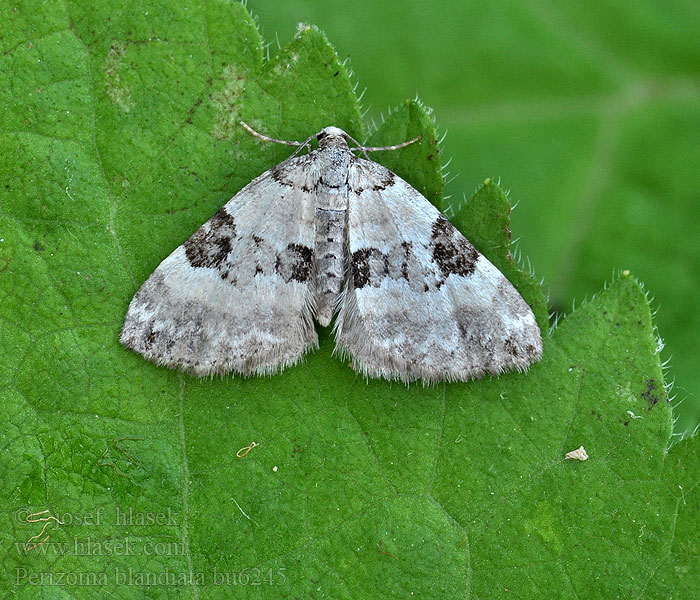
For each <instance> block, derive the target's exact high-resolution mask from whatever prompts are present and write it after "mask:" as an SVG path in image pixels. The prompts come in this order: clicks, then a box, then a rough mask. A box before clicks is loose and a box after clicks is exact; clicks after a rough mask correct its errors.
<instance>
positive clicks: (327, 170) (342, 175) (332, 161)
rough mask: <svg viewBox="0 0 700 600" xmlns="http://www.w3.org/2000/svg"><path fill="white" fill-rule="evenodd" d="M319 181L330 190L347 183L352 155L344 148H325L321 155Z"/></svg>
mask: <svg viewBox="0 0 700 600" xmlns="http://www.w3.org/2000/svg"><path fill="white" fill-rule="evenodd" d="M321 156H322V158H321V160H322V163H321V164H322V167H321V181H322V182H323V183H324V184H325V185H327V186H328V187H331V188H339V187H342V186H344V185H345V184H346V183H347V181H348V169H349V168H350V160H351V158H352V154H351V153H350V151H349V150H348V149H347V144H346V146H345V148H344V149H343V148H334V147H332V148H327V149H326V150H324V152H323V154H322V155H321Z"/></svg>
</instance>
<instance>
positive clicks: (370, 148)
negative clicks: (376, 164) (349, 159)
mask: <svg viewBox="0 0 700 600" xmlns="http://www.w3.org/2000/svg"><path fill="white" fill-rule="evenodd" d="M348 137H350V136H348ZM422 137H423V136H422V135H419V136H418V137H414V138H413V139H412V140H408V141H407V142H402V143H401V144H395V145H394V146H358V147H357V148H350V150H352V151H355V150H361V151H362V152H379V151H380V150H398V149H399V148H405V147H406V146H410V145H411V144H414V143H416V142H417V141H418V140H420V139H421V138H422ZM350 139H351V140H352V141H353V142H355V143H356V144H357V143H358V141H357V140H356V139H353V138H351V137H350Z"/></svg>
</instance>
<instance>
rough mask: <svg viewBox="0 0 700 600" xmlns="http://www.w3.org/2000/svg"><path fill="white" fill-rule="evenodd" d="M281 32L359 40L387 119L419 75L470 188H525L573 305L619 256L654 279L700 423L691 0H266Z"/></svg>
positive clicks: (556, 282) (530, 230)
mask: <svg viewBox="0 0 700 600" xmlns="http://www.w3.org/2000/svg"><path fill="white" fill-rule="evenodd" d="M248 6H249V7H250V8H251V10H252V11H253V12H254V13H255V14H256V15H257V17H258V18H259V22H260V24H261V27H262V28H263V31H265V33H266V35H267V37H268V38H270V39H280V40H282V41H283V42H284V41H286V40H287V39H289V38H290V37H291V35H292V32H293V30H294V26H295V24H296V23H297V22H298V21H299V20H306V21H309V22H312V23H315V24H316V25H318V26H319V27H321V28H322V29H323V30H324V31H325V32H326V33H327V35H328V36H329V37H330V38H331V39H332V40H333V43H334V44H335V46H336V47H337V48H338V51H339V53H340V54H341V56H346V55H349V56H350V57H351V58H352V66H353V69H354V70H355V72H356V73H357V74H358V79H359V82H360V84H361V87H366V93H365V94H364V96H363V104H364V106H365V107H366V109H367V116H368V118H369V119H372V118H375V119H376V118H378V116H379V115H380V112H382V111H383V112H386V107H387V106H389V105H393V104H395V103H396V99H397V98H402V97H405V96H410V97H412V96H414V95H415V94H416V91H419V92H420V95H421V97H422V98H423V100H424V101H426V102H427V103H428V104H430V106H432V107H433V109H434V110H435V114H436V115H437V116H438V117H439V122H440V128H441V130H443V131H446V132H447V133H448V135H447V136H446V138H445V141H444V143H443V155H444V156H445V157H446V158H448V159H452V161H451V163H450V167H449V170H450V172H451V173H452V175H451V178H452V179H453V181H452V182H451V183H448V184H447V186H446V193H447V194H448V195H453V196H454V197H455V198H456V199H458V200H461V199H462V194H463V191H464V190H467V191H469V190H471V189H473V186H474V184H475V183H476V182H477V181H482V180H483V179H484V177H486V176H487V175H492V176H496V177H502V178H503V181H504V182H506V183H507V184H508V186H509V187H510V188H511V189H512V190H513V192H514V198H516V199H517V200H518V207H517V210H516V211H515V212H514V213H513V226H514V227H513V229H514V231H518V232H520V234H519V235H520V237H521V242H520V249H521V250H522V252H523V255H524V256H527V257H529V258H530V259H531V260H532V264H533V265H536V267H537V268H536V272H537V275H538V276H539V277H544V281H545V284H546V285H547V287H548V289H549V290H550V299H551V305H552V309H553V310H556V311H557V312H558V313H566V312H568V311H569V310H571V306H572V302H573V301H576V303H579V302H580V301H581V300H582V299H583V298H585V297H587V296H589V295H590V293H591V291H592V290H596V289H598V287H599V286H600V282H601V281H604V280H606V279H608V278H609V277H610V274H611V273H613V272H615V271H616V270H618V269H623V268H624V269H630V270H631V271H632V272H633V273H635V274H636V275H637V276H638V277H639V278H640V279H642V280H643V281H644V282H645V284H646V286H647V288H648V289H649V290H650V291H651V292H652V294H653V296H654V298H655V303H654V306H655V308H658V314H657V317H656V319H657V324H658V326H659V329H660V331H662V332H663V334H664V341H665V343H666V349H665V350H664V352H663V354H662V357H663V358H664V359H667V358H672V364H673V370H674V380H675V382H676V386H675V390H674V391H675V395H676V403H677V411H676V416H677V418H678V421H677V423H676V430H677V431H679V432H682V431H686V430H688V429H690V430H692V429H693V428H694V427H695V426H696V425H697V424H698V423H700V377H698V376H697V371H698V361H697V359H696V348H697V340H698V339H699V338H700V296H699V295H698V294H697V291H696V290H697V289H698V288H700V269H698V268H697V265H698V264H700V244H698V243H697V226H696V222H697V206H698V200H699V190H700V169H698V168H697V164H698V162H699V158H700V156H699V153H698V144H697V140H698V139H700V80H699V78H698V73H700V44H698V43H697V32H698V31H699V30H700V11H698V10H697V3H695V2H687V1H685V0H668V1H666V2H663V3H662V2H658V1H656V0H639V1H637V2H625V1H623V0H613V1H610V2H599V3H595V4H594V5H590V4H587V3H583V2H572V1H568V2H557V3H551V2H549V3H544V2H534V3H533V2H518V1H513V0H492V1H491V2H464V1H463V0H442V1H441V2H434V3H431V4H430V5H429V6H428V5H427V4H426V3H425V2H424V1H423V0H405V1H404V2H379V3H374V4H373V5H372V6H371V9H368V10H358V8H357V6H356V5H355V3H352V2H345V1H343V0H325V1H324V2H310V1H308V0H288V1H286V2H282V3H280V2H266V1H265V0H249V1H248Z"/></svg>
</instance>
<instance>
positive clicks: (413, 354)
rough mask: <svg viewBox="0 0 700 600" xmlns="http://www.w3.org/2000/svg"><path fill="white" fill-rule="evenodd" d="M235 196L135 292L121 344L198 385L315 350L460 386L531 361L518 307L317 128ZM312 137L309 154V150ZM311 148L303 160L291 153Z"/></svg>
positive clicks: (357, 364)
mask: <svg viewBox="0 0 700 600" xmlns="http://www.w3.org/2000/svg"><path fill="white" fill-rule="evenodd" d="M242 125H243V126H245V127H246V128H247V129H248V130H249V131H250V132H251V133H253V134H254V135H256V136H258V137H260V138H262V139H265V140H268V141H274V142H280V143H286V144H289V145H297V146H299V147H300V148H299V149H298V150H297V152H295V154H294V155H292V156H291V157H290V158H288V159H287V160H285V161H283V162H281V163H279V164H278V165H276V166H275V167H273V168H272V169H270V170H269V171H266V172H265V173H263V174H262V175H260V176H259V177H258V178H257V179H255V180H253V181H252V182H251V183H249V184H248V185H247V186H245V187H244V188H243V189H242V190H241V191H240V192H238V193H237V194H236V195H235V196H234V197H233V198H232V199H231V200H230V201H229V202H228V203H227V204H225V205H224V206H223V208H221V209H220V210H219V211H218V212H217V213H216V214H215V215H214V216H213V217H212V218H211V219H210V220H209V221H207V222H206V223H205V224H204V225H203V226H202V227H201V228H200V229H199V230H198V231H196V232H195V233H194V235H192V237H190V238H189V239H188V240H187V241H186V242H185V243H184V244H182V245H181V246H179V247H178V248H177V249H176V250H175V251H174V252H173V253H172V254H171V255H170V256H168V257H167V258H166V259H165V260H164V261H163V262H162V263H161V264H160V265H159V266H158V268H157V269H156V270H155V271H154V272H153V273H152V274H151V276H150V277H149V278H148V280H147V281H146V282H145V283H144V284H143V285H142V286H141V288H140V289H139V290H138V292H137V293H136V295H135V296H134V298H133V300H132V301H131V304H130V305H129V309H128V311H127V313H126V319H125V322H124V326H123V328H122V331H121V342H122V344H124V346H126V347H127V348H131V349H132V350H135V351H136V352H139V353H140V354H142V355H143V356H144V357H145V358H146V359H148V360H150V361H152V362H154V363H157V364H159V365H165V366H167V367H171V368H176V369H181V370H184V371H187V372H189V373H191V374H194V375H197V376H206V375H213V374H224V373H230V372H231V373H235V374H239V375H243V376H249V375H265V374H272V373H276V372H278V371H280V370H282V369H284V368H285V367H287V366H290V365H293V364H295V363H297V362H298V361H299V360H300V359H301V358H302V357H303V356H304V354H305V353H306V352H309V351H310V350H313V349H316V348H318V336H317V333H316V330H315V326H314V321H317V322H318V323H319V324H320V325H321V326H323V327H326V326H328V325H330V324H331V321H332V320H333V318H334V317H335V323H334V326H333V332H334V334H335V352H336V353H337V354H339V355H341V356H342V357H349V358H350V359H351V361H352V366H353V368H354V369H355V370H356V371H358V372H360V373H362V374H363V375H364V376H366V377H376V378H379V377H384V378H386V379H389V380H394V379H397V380H401V381H404V382H409V381H412V380H416V379H422V380H423V381H424V382H434V381H441V380H448V381H457V380H459V381H465V380H469V379H472V378H478V377H481V376H483V375H485V374H492V375H497V374H499V373H502V372H503V371H506V370H512V369H517V370H521V371H522V370H525V369H526V368H527V367H528V366H529V365H530V364H531V363H532V362H534V361H537V360H539V359H540V358H541V356H542V339H541V336H540V330H539V328H538V326H537V323H536V321H535V317H534V315H533V313H532V310H531V309H530V307H529V306H528V304H527V303H526V302H525V301H524V300H523V298H522V297H521V296H520V295H519V294H518V292H517V291H516V290H515V288H514V287H513V286H512V285H511V284H510V282H509V281H508V280H507V279H506V278H505V277H504V276H503V274H502V273H501V272H500V271H498V269H496V268H495V267H494V266H493V265H492V264H491V263H490V262H489V261H488V260H487V259H486V258H484V256H482V255H481V254H480V253H479V252H478V251H477V250H476V249H475V248H474V246H473V245H472V244H471V243H470V242H469V241H468V240H467V239H466V238H465V237H464V236H463V235H462V234H461V233H460V232H459V231H457V229H455V227H454V226H453V225H452V224H451V223H450V222H449V221H448V220H447V219H446V218H445V217H444V216H443V215H442V214H441V213H440V212H439V211H438V210H437V209H436V208H435V207H434V206H433V205H432V204H430V202H429V201H428V200H427V199H426V198H425V197H423V196H422V195H421V194H420V193H419V192H418V191H416V190H415V189H414V188H412V187H411V186H410V185H409V184H408V183H406V182H405V181H404V180H403V179H401V178H400V177H399V176H398V175H396V174H394V173H392V172H391V171H390V170H388V169H386V168H385V167H383V166H381V165H379V164H377V163H375V162H373V161H371V160H369V159H368V158H361V157H359V156H356V155H355V154H354V153H353V152H354V151H362V152H364V153H365V156H367V154H366V153H367V152H369V151H374V150H390V149H396V148H400V147H403V146H405V145H407V144H409V143H412V142H414V141H416V140H411V141H410V142H405V143H403V144H399V145H397V146H391V147H384V148H368V147H361V146H359V145H358V146H357V147H353V148H351V147H350V146H349V145H348V142H349V141H352V142H353V143H355V144H357V142H355V141H354V140H353V139H352V138H351V137H350V136H349V135H348V134H347V133H345V132H344V131H343V130H342V129H339V128H337V127H326V128H325V129H323V130H321V131H320V132H318V133H317V134H315V135H314V136H312V137H310V138H309V139H308V140H306V141H305V142H285V141H283V140H276V139H274V138H269V137H267V136H264V135H262V134H259V133H257V132H255V131H254V130H252V129H251V128H250V127H248V126H247V125H245V124H244V123H242ZM314 137H315V138H316V140H317V142H318V147H317V149H313V148H312V147H311V141H312V140H313V138H314ZM304 147H305V148H307V149H308V150H309V152H308V153H307V154H302V155H297V154H298V153H299V150H301V149H302V148H304Z"/></svg>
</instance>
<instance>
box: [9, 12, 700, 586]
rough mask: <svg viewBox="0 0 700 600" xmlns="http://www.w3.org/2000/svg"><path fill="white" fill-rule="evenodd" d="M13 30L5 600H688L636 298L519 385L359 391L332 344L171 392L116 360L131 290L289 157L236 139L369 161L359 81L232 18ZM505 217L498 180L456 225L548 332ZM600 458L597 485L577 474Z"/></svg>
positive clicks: (437, 190)
mask: <svg viewBox="0 0 700 600" xmlns="http://www.w3.org/2000/svg"><path fill="white" fill-rule="evenodd" d="M7 22H8V23H9V28H8V30H7V31H8V32H9V33H8V34H6V35H4V37H3V38H2V39H1V40H0V42H1V43H2V46H3V54H2V56H1V57H0V64H1V65H2V68H0V76H1V77H2V78H3V81H2V85H1V86H0V90H3V92H2V93H3V94H5V96H4V98H3V102H4V105H5V106H7V110H6V111H5V112H4V113H3V117H2V128H1V129H0V137H1V138H2V147H3V148H4V149H5V150H6V152H5V153H3V156H2V157H0V172H1V173H2V179H3V182H4V184H3V186H2V187H1V188H0V207H1V213H0V232H1V233H0V271H1V272H0V294H2V302H1V303H0V306H1V307H2V308H1V313H0V315H1V316H2V322H3V327H2V329H1V330H0V336H1V338H0V340H1V341H2V343H1V344H0V353H1V354H0V356H1V360H2V365H3V368H2V370H0V384H1V386H2V387H0V395H1V400H2V403H1V406H2V409H1V410H2V419H1V420H0V422H1V423H2V425H0V440H2V452H0V497H2V503H1V504H0V508H1V510H0V520H1V522H2V525H3V527H1V528H0V532H1V533H0V551H1V552H2V558H3V564H4V566H5V570H4V572H3V573H2V574H0V578H2V579H1V584H0V589H2V590H3V592H4V595H5V596H7V597H19V598H35V597H36V596H37V594H41V595H43V596H46V597H55V598H63V597H67V598H68V597H70V598H93V597H95V593H96V592H97V594H98V595H99V596H112V597H116V598H124V599H126V598H143V597H150V598H228V597H231V596H236V597H244V598H245V597H249V596H250V597H253V596H254V597H261V596H262V597H271V598H277V597H280V596H282V597H284V596H288V597H303V598H307V597H313V596H318V597H323V596H326V597H333V598H358V597H372V596H375V595H376V594H377V593H378V591H379V593H380V594H381V595H382V597H405V596H407V595H408V594H410V593H413V594H414V595H416V596H417V597H426V598H428V597H435V598H444V597H462V596H474V597H500V596H501V595H502V594H503V592H504V591H505V590H506V589H507V590H510V591H514V592H516V593H517V594H519V595H520V596H521V597H534V596H540V595H543V596H547V597H554V596H557V597H572V598H573V597H583V596H586V597H601V598H602V597H605V598H607V597H611V596H623V595H629V596H633V597H664V598H667V597H678V598H686V597H689V596H692V595H693V594H692V592H693V591H694V586H695V585H696V584H695V581H697V576H698V573H699V571H700V569H699V566H700V565H699V564H698V552H697V548H698V546H699V544H698V534H697V528H696V527H695V526H694V515H695V514H696V512H697V510H698V504H699V503H700V498H699V496H698V489H700V488H699V487H698V485H697V484H698V481H699V480H700V477H699V474H698V470H697V464H698V461H697V456H696V455H697V440H696V439H692V440H690V441H686V442H683V443H680V444H677V445H675V446H673V447H672V448H671V449H670V451H668V452H667V451H666V449H667V446H668V443H669V439H670V434H671V422H672V420H671V411H670V407H669V405H668V403H667V397H666V389H665V386H664V381H663V375H662V372H661V368H660V365H659V357H658V353H657V347H658V340H657V338H656V335H655V334H654V331H653V327H652V322H651V316H650V314H649V310H648V305H647V302H646V298H645V296H644V293H643V292H642V290H641V288H640V286H639V284H638V283H637V282H636V281H635V280H634V279H633V278H632V277H630V276H628V275H624V276H622V277H621V278H620V279H618V280H617V281H616V282H615V283H614V284H613V285H611V286H610V288H609V289H607V290H605V291H604V292H602V293H600V294H599V295H598V296H596V297H595V298H594V299H593V300H591V301H590V302H588V303H586V304H585V305H583V306H582V307H580V308H579V309H578V310H576V311H575V312H574V313H572V314H571V315H570V316H568V317H567V318H566V319H565V320H563V321H562V323H561V324H560V326H559V327H558V328H557V329H556V330H555V332H554V335H553V336H552V337H551V338H547V340H546V341H545V355H544V356H545V358H544V360H543V361H542V362H541V363H539V364H537V365H535V366H533V367H532V368H531V370H530V371H529V373H526V374H518V373H511V374H507V375H504V376H502V377H498V378H495V379H485V380H481V381H477V382H469V383H464V384H450V385H437V386H433V387H429V388H422V387H421V386H411V387H406V386H404V385H400V384H395V383H394V384H392V383H389V382H384V381H370V382H365V381H363V380H362V379H361V378H359V377H357V376H356V375H355V373H354V372H353V371H352V370H351V369H350V368H348V366H347V365H346V364H345V363H344V362H342V361H340V360H338V359H337V358H334V357H332V356H331V350H332V340H331V338H330V336H329V332H328V331H327V330H326V331H323V332H322V335H321V349H320V350H319V351H318V352H316V353H314V354H312V355H310V356H309V358H308V360H307V361H306V363H305V364H302V365H299V366H297V367H295V368H293V369H290V370H288V371H286V372H285V374H284V375H282V376H276V377H272V378H269V379H263V378H253V379H247V380H241V379H235V378H225V379H215V380H204V381H202V380H197V379H194V378H191V377H188V376H185V375H181V374H177V373H174V372H171V371H168V370H166V369H162V368H158V367H155V366H153V365H151V364H149V363H147V362H146V361H144V360H143V359H142V358H141V357H140V356H138V355H135V354H133V353H130V352H127V351H126V350H124V349H123V348H121V347H120V346H119V344H118V332H119V328H120V326H121V323H122V320H123V315H124V312H125V310H126V307H127V305H128V302H129V300H130V299H131V297H132V295H133V293H134V292H135V291H136V289H137V288H138V285H139V284H140V283H141V282H142V281H143V280H144V279H145V278H146V277H147V275H148V274H149V273H150V272H151V270H152V269H153V268H155V266H157V264H158V263H159V262H160V260H162V258H163V257H164V256H166V255H167V254H168V253H169V252H170V251H171V250H172V249H173V248H174V247H175V246H177V245H178V244H180V243H181V242H182V241H183V240H184V239H186V238H187V237H188V236H189V235H190V234H191V233H192V231H194V230H195V229H196V228H197V227H198V226H199V225H200V224H201V223H202V222H203V221H205V220H206V219H207V218H208V217H209V216H211V214H213V213H214V212H215V211H216V210H217V209H218V207H219V206H221V205H222V204H223V203H224V202H225V201H227V200H228V199H229V197H230V196H231V195H233V194H234V193H235V192H236V191H237V190H239V189H240V188H241V187H242V186H243V185H244V184H245V183H247V182H248V181H249V180H250V179H252V178H253V177H254V176H255V175H257V174H259V173H260V172H261V171H263V170H264V169H268V168H270V166H272V165H273V164H274V163H275V162H277V161H279V160H281V159H282V158H283V157H284V156H286V155H287V154H288V153H289V149H288V148H287V149H285V148H280V147H277V146H274V145H270V144H263V143H261V142H260V141H259V140H257V139H255V138H252V137H251V136H249V135H248V134H246V133H245V132H243V131H241V130H240V129H239V128H237V127H236V126H235V123H236V121H237V120H238V119H239V118H241V117H242V118H244V119H246V120H248V121H249V122H251V123H252V124H253V125H255V126H256V127H258V128H259V129H261V130H263V131H265V132H269V133H270V134H273V135H276V136H279V137H288V138H302V139H303V138H304V137H306V136H308V135H309V133H310V132H313V131H315V130H317V129H319V128H320V127H322V126H324V125H326V124H328V123H329V122H332V123H335V124H337V125H340V126H342V127H344V128H346V129H347V130H348V131H349V132H350V133H352V134H353V135H355V136H356V137H359V138H363V137H364V136H366V134H367V133H368V132H367V131H366V130H365V128H364V126H363V124H362V119H361V116H360V111H359V108H358V105H357V102H356V101H355V98H354V94H353V91H352V87H353V86H352V83H351V81H350V79H349V77H348V75H347V73H346V71H345V70H344V68H343V66H342V65H341V64H340V62H339V61H338V58H337V56H336V55H335V53H334V51H333V49H332V48H331V47H330V46H329V44H328V42H327V40H326V38H325V36H324V35H323V34H322V33H320V32H319V31H318V30H316V29H315V28H313V27H302V28H300V29H299V31H298V32H297V35H296V37H295V39H294V40H293V41H292V42H291V43H290V44H289V45H288V46H286V47H285V48H284V49H283V50H282V51H281V52H280V53H278V54H277V55H275V56H274V57H273V58H272V60H271V61H269V62H267V61H264V60H263V50H264V48H263V45H262V41H261V39H260V36H259V35H258V32H257V30H256V28H255V26H254V24H253V22H252V21H251V19H250V17H249V15H248V14H247V12H246V11H245V10H244V9H243V8H242V6H241V5H239V4H231V5H228V4H223V3H217V2H211V3H206V4H204V5H200V4H194V3H187V2H185V3H179V4H177V5H170V4H167V5H166V4H158V3H149V4H147V5H144V4H143V3H142V2H139V3H134V4H133V5H130V6H125V7H124V9H123V11H122V12H117V11H116V10H115V9H114V6H113V5H111V4H97V5H95V4H92V3H91V4H90V5H87V4H85V5H83V4H73V3H71V4H66V5H60V6H59V5H45V4H38V3H37V4H36V5H34V4H31V3H27V4H24V5H18V6H15V7H13V8H12V9H11V10H9V11H8V20H7ZM416 134H422V136H423V137H422V139H421V141H420V142H418V143H416V144H414V145H412V146H409V147H407V148H405V149H403V150H402V151H400V152H397V153H381V154H380V153H378V155H377V160H382V161H385V162H386V163H387V164H391V166H392V168H393V169H395V170H396V171H397V172H398V173H399V174H400V175H402V176H403V177H405V178H407V179H408V180H409V181H411V182H412V183H413V184H414V185H416V186H417V187H418V188H419V189H420V190H421V191H422V192H423V193H424V194H425V195H426V196H427V197H429V198H430V199H431V200H433V201H434V202H435V203H436V204H437V205H441V204H442V202H443V199H442V189H441V188H442V184H441V177H440V169H439V165H440V160H439V152H438V149H437V144H436V136H435V131H434V127H433V123H432V120H431V118H430V116H429V115H428V114H427V113H426V112H425V111H424V110H423V109H422V107H421V106H420V104H418V103H416V102H408V103H405V104H403V105H402V107H401V108H400V109H399V110H398V111H397V112H395V113H394V114H393V115H392V117H391V118H390V119H388V120H387V122H386V124H385V126H384V127H383V128H381V129H380V130H379V131H377V132H376V133H375V134H374V136H373V138H372V139H376V140H385V141H386V142H392V143H395V142H397V141H402V140H404V139H407V138H410V137H413V136H414V135H416ZM509 212H510V208H509V205H508V202H507V199H506V197H505V195H504V193H503V191H502V190H501V189H500V188H499V187H498V186H497V185H495V183H493V182H491V181H489V182H487V183H484V184H483V185H482V186H481V187H480V189H479V190H478V191H477V193H476V194H475V195H474V196H473V197H472V198H471V199H470V200H469V201H468V202H466V203H463V205H462V203H460V206H457V207H456V208H455V211H454V215H453V220H454V221H455V223H456V224H457V225H458V226H459V227H460V228H461V229H462V230H463V231H464V232H465V234H467V235H468V236H469V237H470V238H471V239H472V240H473V241H474V243H475V244H476V245H477V246H478V247H479V248H480V249H481V250H482V251H483V252H484V253H485V254H486V255H487V256H488V257H489V258H490V259H491V260H493V261H494V263H496V264H497V265H498V266H499V268H501V269H502V270H503V271H504V272H505V273H507V274H508V276H509V277H510V278H511V279H512V281H514V283H515V284H516V285H517V286H518V287H519V289H520V290H521V291H522V293H523V295H524V296H525V298H526V299H527V300H528V302H530V303H531V304H532V305H533V307H534V309H535V311H536V314H537V315H538V319H539V320H540V323H543V324H544V323H545V321H546V304H545V302H544V298H543V295H542V292H541V290H540V288H539V287H538V286H537V285H536V283H535V282H534V280H533V278H532V276H531V275H529V274H527V273H524V272H522V271H521V270H520V269H519V268H518V266H517V264H516V263H515V262H513V260H512V257H511V255H510V252H511V249H510V244H509ZM545 331H546V329H545ZM252 441H255V442H256V443H257V446H256V447H255V448H253V449H252V450H251V451H250V452H249V453H248V454H247V455H246V456H244V457H239V456H237V451H238V450H239V449H241V448H245V447H247V446H249V444H250V443H251V442H252ZM581 444H584V445H585V447H586V449H587V450H588V452H589V454H590V456H591V458H590V459H589V460H588V461H587V462H584V463H572V462H565V461H564V460H563V456H564V454H565V453H566V452H567V451H569V450H573V449H574V448H576V447H578V446H579V445H581ZM43 511H49V512H48V513H44V512H43ZM47 515H48V516H47ZM49 516H50V517H55V518H56V519H57V520H58V521H61V523H60V524H59V523H58V522H57V521H56V520H48V521H41V520H38V519H42V518H45V519H46V518H49ZM44 527H46V529H44ZM47 535H48V536H49V537H48V538H47V537H46V536H47ZM32 546H35V547H33V548H32ZM27 547H29V548H32V549H30V550H28V551H27V550H26V548H27ZM613 558H614V560H613ZM39 589H41V591H40V592H39V591H38V590H39Z"/></svg>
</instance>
